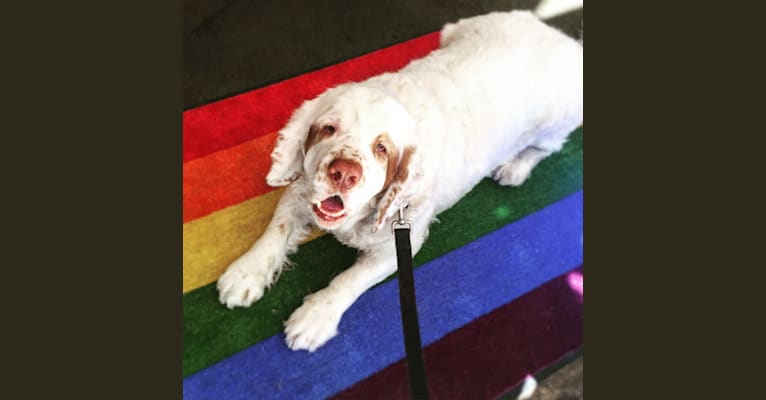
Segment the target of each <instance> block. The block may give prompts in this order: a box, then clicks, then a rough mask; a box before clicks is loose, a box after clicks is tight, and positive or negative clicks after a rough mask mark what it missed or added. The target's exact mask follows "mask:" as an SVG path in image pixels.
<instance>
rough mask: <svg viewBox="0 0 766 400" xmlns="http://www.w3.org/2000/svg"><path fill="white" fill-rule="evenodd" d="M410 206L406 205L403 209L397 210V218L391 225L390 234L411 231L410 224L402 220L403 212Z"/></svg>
mask: <svg viewBox="0 0 766 400" xmlns="http://www.w3.org/2000/svg"><path fill="white" fill-rule="evenodd" d="M409 207H410V204H409V203H407V204H406V205H405V206H404V207H402V208H400V209H399V218H398V219H395V220H394V221H393V222H392V223H391V233H394V232H395V231H396V230H397V229H404V228H406V229H409V230H412V222H410V221H409V220H406V219H404V210H405V209H407V208H409Z"/></svg>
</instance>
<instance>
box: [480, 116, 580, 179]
mask: <svg viewBox="0 0 766 400" xmlns="http://www.w3.org/2000/svg"><path fill="white" fill-rule="evenodd" d="M570 131H571V129H567V130H565V131H557V132H555V133H554V134H543V135H540V136H538V139H537V140H535V141H534V142H533V143H532V144H531V145H530V146H528V147H527V148H525V149H524V150H522V151H521V152H520V153H519V154H517V155H516V157H514V158H513V159H511V160H510V161H506V162H505V163H503V164H502V165H500V166H499V167H497V169H496V170H495V171H494V173H493V174H492V177H493V179H495V181H497V183H499V184H501V185H505V186H519V185H521V184H522V183H524V181H526V180H527V178H529V175H530V174H531V173H532V170H533V169H534V168H535V167H536V166H537V164H538V163H539V162H540V161H542V160H543V159H544V158H545V157H548V156H549V155H551V154H552V153H555V152H557V151H559V150H561V147H562V146H563V145H564V142H566V139H567V136H569V133H570Z"/></svg>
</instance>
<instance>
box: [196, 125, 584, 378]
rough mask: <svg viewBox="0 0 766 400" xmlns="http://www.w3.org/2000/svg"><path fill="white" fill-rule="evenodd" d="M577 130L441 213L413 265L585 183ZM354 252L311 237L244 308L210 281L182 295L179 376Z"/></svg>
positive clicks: (276, 323) (298, 298)
mask: <svg viewBox="0 0 766 400" xmlns="http://www.w3.org/2000/svg"><path fill="white" fill-rule="evenodd" d="M582 135H583V131H582V128H580V129H577V130H576V131H575V132H573V133H572V135H571V136H570V140H569V142H568V143H567V144H566V145H565V146H564V148H563V149H562V151H560V152H559V153H556V154H554V155H552V156H550V157H548V158H547V159H546V160H544V161H543V162H541V163H540V165H538V167H537V168H535V170H534V171H533V172H532V176H531V177H530V178H529V180H528V181H527V182H526V183H524V184H523V185H522V186H521V187H518V188H512V187H507V186H499V185H497V184H496V183H495V182H493V181H491V180H489V179H485V180H484V181H482V182H481V183H480V184H479V185H478V186H476V188H474V189H473V190H472V191H471V193H469V194H468V195H467V196H466V197H465V198H463V199H462V200H461V201H460V202H459V203H458V204H456V205H455V206H454V207H452V208H451V209H450V210H448V211H446V212H444V213H442V214H441V215H439V220H440V221H441V222H440V223H438V224H434V225H433V226H432V228H431V234H430V236H429V238H428V240H427V241H426V244H425V245H424V246H423V248H422V249H421V251H420V253H418V255H417V256H416V257H415V265H416V266H419V265H422V264H424V263H426V262H428V261H430V260H432V259H434V258H436V257H438V256H440V255H442V254H444V253H446V252H449V251H451V250H454V249H456V248H458V247H460V246H463V245H465V244H467V243H469V242H471V241H473V240H474V239H476V238H478V237H481V236H483V235H485V234H487V233H489V232H492V231H494V230H497V229H499V228H501V227H503V226H505V225H507V224H509V223H511V222H513V221H516V220H518V219H520V218H522V217H524V216H526V215H528V214H531V213H533V212H535V211H537V210H539V209H541V208H543V207H545V206H547V205H549V204H552V203H555V202H556V201H558V200H560V199H562V198H564V197H566V196H568V195H570V194H572V193H574V192H576V191H578V190H580V189H581V188H582ZM355 258H356V250H353V249H350V248H347V247H344V246H342V245H341V244H339V243H338V242H337V241H336V240H335V239H334V238H332V237H331V236H323V237H321V238H318V239H316V240H313V241H311V242H309V243H307V244H305V245H303V246H301V248H300V249H299V251H298V252H297V253H296V254H294V255H293V256H292V257H291V260H293V261H294V263H295V264H296V265H295V270H296V271H285V273H283V274H282V277H281V278H280V280H279V282H278V283H277V284H276V285H275V286H274V287H273V288H272V289H271V290H270V291H269V292H268V293H266V295H265V296H264V297H263V298H262V299H261V300H260V301H258V302H257V303H256V304H254V305H253V306H251V307H250V308H247V309H240V308H238V309H234V310H229V309H227V308H226V307H224V306H222V305H221V304H220V303H218V293H217V291H216V289H215V284H214V283H212V284H209V285H207V286H203V287H201V288H199V289H197V290H194V291H192V292H189V293H187V294H186V295H184V371H183V373H184V377H186V376H188V375H190V374H192V373H194V372H196V371H199V370H201V369H203V368H205V367H207V366H209V365H211V364H213V363H215V362H217V361H219V360H221V359H223V358H225V357H227V356H229V355H232V354H234V353H237V352H239V351H241V350H244V349H246V348H247V347H249V346H251V345H253V344H255V343H258V342H259V341H261V340H263V339H266V338H268V337H270V336H272V335H274V334H276V333H278V332H280V331H281V330H282V321H285V320H287V318H288V317H289V316H290V313H291V312H292V311H294V310H295V309H296V308H298V306H300V304H301V302H302V299H303V297H304V296H305V295H307V294H309V293H312V292H315V291H317V290H319V289H321V288H323V287H325V286H327V284H328V283H329V282H330V280H331V279H332V277H334V276H335V275H337V274H338V273H340V272H341V271H343V270H344V269H346V268H348V267H349V266H351V264H352V263H353V262H354V259H355Z"/></svg>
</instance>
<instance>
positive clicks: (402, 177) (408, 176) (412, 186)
mask: <svg viewBox="0 0 766 400" xmlns="http://www.w3.org/2000/svg"><path fill="white" fill-rule="evenodd" d="M414 155H415V147H414V146H407V147H405V148H404V150H403V151H402V156H401V158H400V159H399V164H398V166H397V169H396V174H395V175H394V178H393V179H392V180H391V183H390V184H389V185H388V188H385V189H383V195H382V196H381V197H380V199H379V200H378V204H377V207H376V208H377V210H378V211H377V212H376V213H375V222H374V224H375V225H374V226H373V227H372V231H373V232H377V231H378V229H380V228H381V227H383V224H385V222H386V221H388V220H389V219H390V218H391V217H393V216H394V215H395V214H396V213H397V212H398V211H399V209H400V208H402V207H404V206H406V205H407V204H408V203H409V201H410V199H412V198H413V197H414V195H415V193H416V190H417V182H418V180H419V179H418V178H419V177H418V176H417V174H414V173H412V171H411V170H410V166H411V165H413V162H412V160H413V157H414Z"/></svg>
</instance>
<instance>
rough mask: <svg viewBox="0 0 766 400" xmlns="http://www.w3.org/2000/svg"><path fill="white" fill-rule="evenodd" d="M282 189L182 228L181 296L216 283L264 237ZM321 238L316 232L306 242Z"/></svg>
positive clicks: (189, 223)
mask: <svg viewBox="0 0 766 400" xmlns="http://www.w3.org/2000/svg"><path fill="white" fill-rule="evenodd" d="M282 192H284V189H278V190H274V191H272V192H269V193H266V194H264V195H261V196H258V197H255V198H253V199H250V200H247V201H243V202H242V203H239V204H237V205H233V206H231V207H227V208H224V209H223V210H220V211H216V212H214V213H212V214H210V215H207V216H205V217H203V218H200V219H197V220H194V221H190V222H187V223H185V224H184V227H183V228H184V231H183V235H184V237H183V241H184V254H183V263H184V264H183V266H184V278H183V279H184V282H183V292H184V293H186V292H188V291H191V290H194V289H197V288H199V287H201V286H205V285H207V284H208V283H211V282H215V281H216V280H217V279H218V277H219V276H221V274H222V273H223V272H224V271H225V270H226V267H228V266H229V264H231V263H232V262H233V261H234V260H236V259H237V257H239V256H240V255H242V254H243V253H244V252H245V251H246V250H247V249H249V248H250V247H251V246H252V245H253V244H254V243H255V241H256V240H257V239H258V238H259V237H260V236H261V234H263V231H264V230H265V229H266V227H267V226H268V224H269V221H271V217H272V216H273V215H274V209H275V208H276V206H277V203H278V202H279V198H280V197H281V196H282ZM322 234H323V232H321V231H316V232H313V233H312V234H311V236H309V238H308V239H306V240H305V241H306V242H307V241H309V240H313V239H314V238H316V237H319V236H321V235H322Z"/></svg>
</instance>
